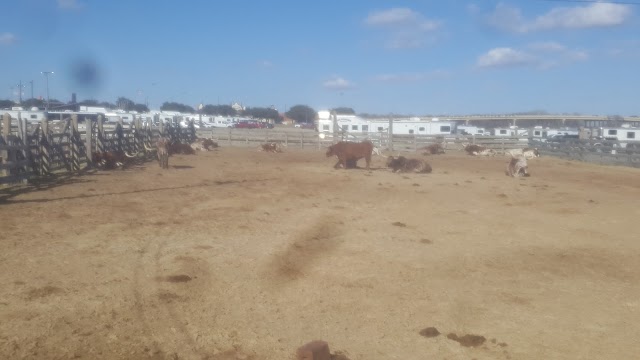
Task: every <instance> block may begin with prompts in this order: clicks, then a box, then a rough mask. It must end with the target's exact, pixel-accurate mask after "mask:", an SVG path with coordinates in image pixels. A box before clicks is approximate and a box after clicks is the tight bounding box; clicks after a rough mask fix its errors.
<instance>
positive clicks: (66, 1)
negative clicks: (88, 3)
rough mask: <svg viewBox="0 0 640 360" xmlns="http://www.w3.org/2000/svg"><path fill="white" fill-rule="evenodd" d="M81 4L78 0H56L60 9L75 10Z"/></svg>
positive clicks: (81, 5) (80, 6)
mask: <svg viewBox="0 0 640 360" xmlns="http://www.w3.org/2000/svg"><path fill="white" fill-rule="evenodd" d="M83 6H84V4H82V3H80V2H79V1H78V0H58V7H59V8H60V9H68V10H75V9H80V8H82V7H83Z"/></svg>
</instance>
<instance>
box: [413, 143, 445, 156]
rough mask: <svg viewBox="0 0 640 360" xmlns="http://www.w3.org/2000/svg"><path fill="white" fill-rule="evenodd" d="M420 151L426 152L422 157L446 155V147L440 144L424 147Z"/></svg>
mask: <svg viewBox="0 0 640 360" xmlns="http://www.w3.org/2000/svg"><path fill="white" fill-rule="evenodd" d="M419 150H426V151H425V152H423V153H422V155H439V154H444V147H443V146H442V144H440V143H435V144H431V145H428V146H423V147H421V148H420V149H419Z"/></svg>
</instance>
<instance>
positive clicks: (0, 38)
mask: <svg viewBox="0 0 640 360" xmlns="http://www.w3.org/2000/svg"><path fill="white" fill-rule="evenodd" d="M15 41H16V36H15V35H13V34H12V33H8V32H6V33H1V34H0V45H11V44H13V43H14V42H15Z"/></svg>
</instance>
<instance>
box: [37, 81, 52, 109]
mask: <svg viewBox="0 0 640 360" xmlns="http://www.w3.org/2000/svg"><path fill="white" fill-rule="evenodd" d="M40 73H41V74H43V75H44V77H45V78H46V79H47V106H46V107H45V110H49V74H53V71H41V72H40Z"/></svg>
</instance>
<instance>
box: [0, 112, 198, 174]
mask: <svg viewBox="0 0 640 360" xmlns="http://www.w3.org/2000/svg"><path fill="white" fill-rule="evenodd" d="M0 127H1V129H0V134H1V135H2V136H0V184H2V183H14V182H24V181H27V180H29V179H31V178H35V177H40V176H47V175H52V174H55V173H60V172H76V171H80V170H82V169H85V168H87V167H92V166H93V154H94V153H96V152H105V151H124V152H128V153H131V154H140V153H142V154H144V156H143V158H142V159H144V158H146V157H147V152H146V149H145V145H146V147H152V145H151V144H153V143H154V141H155V139H156V138H157V137H158V136H160V134H163V135H164V136H168V137H169V138H171V140H172V141H181V142H187V143H190V142H192V141H193V140H194V139H195V128H194V126H193V123H192V124H191V126H189V127H186V128H180V127H176V126H167V125H164V124H161V125H160V126H159V127H150V126H148V125H143V124H142V123H141V122H140V121H135V122H133V123H130V124H127V125H125V124H123V123H122V122H120V123H116V124H105V123H104V120H103V118H102V116H100V117H98V120H97V121H93V120H91V119H86V120H85V121H84V122H83V123H81V124H79V123H78V117H77V115H72V116H71V117H69V118H66V119H63V120H60V121H49V120H48V119H46V118H45V119H43V120H42V121H41V122H39V123H28V122H27V121H26V120H24V119H21V120H17V119H12V118H11V116H9V114H4V115H3V116H2V121H1V122H0Z"/></svg>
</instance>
